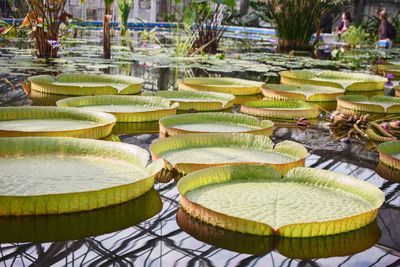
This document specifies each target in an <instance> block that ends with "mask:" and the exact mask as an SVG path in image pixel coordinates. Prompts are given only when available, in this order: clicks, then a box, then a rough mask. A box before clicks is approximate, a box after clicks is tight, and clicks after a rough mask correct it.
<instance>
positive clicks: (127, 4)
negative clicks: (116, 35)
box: [117, 0, 133, 36]
mask: <svg viewBox="0 0 400 267" xmlns="http://www.w3.org/2000/svg"><path fill="white" fill-rule="evenodd" d="M132 4H133V2H132V0H117V6H118V15H119V19H120V23H121V35H122V36H124V35H125V33H126V31H127V30H128V18H129V12H130V11H131V9H132Z"/></svg>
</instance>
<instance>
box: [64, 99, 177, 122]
mask: <svg viewBox="0 0 400 267" xmlns="http://www.w3.org/2000/svg"><path fill="white" fill-rule="evenodd" d="M57 106H59V107H76V108H81V109H86V110H94V111H103V112H107V113H110V114H113V115H114V116H115V117H116V118H117V121H118V122H147V121H157V120H159V119H160V118H162V117H164V116H168V115H174V114H176V110H177V108H178V106H179V104H178V103H172V102H171V101H169V100H167V99H164V98H161V97H156V96H116V95H107V96H81V97H71V98H67V99H63V100H60V101H57Z"/></svg>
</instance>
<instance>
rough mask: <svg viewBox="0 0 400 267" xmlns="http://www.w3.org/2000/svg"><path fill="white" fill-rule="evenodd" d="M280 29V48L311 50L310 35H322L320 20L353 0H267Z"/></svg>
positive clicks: (268, 10) (270, 15)
mask: <svg viewBox="0 0 400 267" xmlns="http://www.w3.org/2000/svg"><path fill="white" fill-rule="evenodd" d="M262 2H264V3H265V4H266V7H267V12H268V16H267V17H270V18H271V19H272V21H273V23H274V24H275V26H276V29H277V31H278V37H279V42H278V49H279V50H280V51H291V50H311V46H310V38H311V36H312V34H314V33H315V32H316V33H317V38H316V40H318V39H319V34H320V32H321V31H320V29H319V28H320V19H321V17H322V16H324V15H325V14H327V13H328V12H331V13H336V12H338V11H339V10H340V7H341V6H343V5H345V4H347V3H349V2H350V1H349V0H333V1H327V0H263V1H262ZM314 45H315V44H314Z"/></svg>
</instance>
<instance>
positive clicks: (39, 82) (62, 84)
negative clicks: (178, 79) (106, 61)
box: [27, 73, 144, 96]
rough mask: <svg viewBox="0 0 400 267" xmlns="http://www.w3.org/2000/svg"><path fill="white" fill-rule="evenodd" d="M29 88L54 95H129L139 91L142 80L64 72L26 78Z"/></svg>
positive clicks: (128, 77)
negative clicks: (55, 75) (55, 74)
mask: <svg viewBox="0 0 400 267" xmlns="http://www.w3.org/2000/svg"><path fill="white" fill-rule="evenodd" d="M27 82H28V84H29V86H30V87H29V88H30V89H29V90H33V91H37V92H41V93H46V94H56V95H68V96H72V95H116V94H121V95H130V94H137V93H140V90H141V88H142V85H143V82H144V80H143V79H141V78H137V77H130V76H124V75H107V74H80V73H64V74H60V75H58V76H57V77H53V76H50V75H37V76H32V77H29V78H28V80H27Z"/></svg>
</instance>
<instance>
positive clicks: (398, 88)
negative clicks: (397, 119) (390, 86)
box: [394, 85, 400, 97]
mask: <svg viewBox="0 0 400 267" xmlns="http://www.w3.org/2000/svg"><path fill="white" fill-rule="evenodd" d="M394 90H395V95H396V96H397V97H400V85H396V86H395V87H394Z"/></svg>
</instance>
